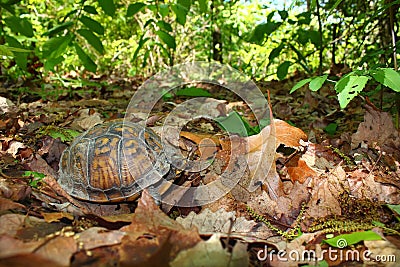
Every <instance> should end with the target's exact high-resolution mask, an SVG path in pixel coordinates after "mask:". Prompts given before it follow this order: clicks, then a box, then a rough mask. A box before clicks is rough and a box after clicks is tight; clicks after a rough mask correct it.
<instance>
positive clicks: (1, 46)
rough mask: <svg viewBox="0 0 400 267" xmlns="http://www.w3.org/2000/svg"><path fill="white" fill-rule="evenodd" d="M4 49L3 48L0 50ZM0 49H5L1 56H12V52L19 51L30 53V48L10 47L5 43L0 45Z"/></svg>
mask: <svg viewBox="0 0 400 267" xmlns="http://www.w3.org/2000/svg"><path fill="white" fill-rule="evenodd" d="M2 49H4V50H2ZM0 50H1V51H5V53H6V54H3V56H12V55H13V53H12V52H21V53H24V52H25V53H30V52H32V50H29V49H25V48H18V47H11V46H7V45H0Z"/></svg>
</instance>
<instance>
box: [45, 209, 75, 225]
mask: <svg viewBox="0 0 400 267" xmlns="http://www.w3.org/2000/svg"><path fill="white" fill-rule="evenodd" d="M40 215H42V216H43V218H44V220H45V221H46V222H47V223H52V222H59V221H60V220H61V219H63V218H66V219H68V220H70V221H73V220H74V216H73V215H72V214H71V213H68V212H41V213H40Z"/></svg>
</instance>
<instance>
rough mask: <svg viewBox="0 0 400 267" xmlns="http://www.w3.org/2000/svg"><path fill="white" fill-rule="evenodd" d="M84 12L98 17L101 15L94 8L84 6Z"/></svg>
mask: <svg viewBox="0 0 400 267" xmlns="http://www.w3.org/2000/svg"><path fill="white" fill-rule="evenodd" d="M83 10H85V12H87V13H89V14H93V15H97V14H99V13H98V12H97V10H96V8H95V7H94V6H84V7H83Z"/></svg>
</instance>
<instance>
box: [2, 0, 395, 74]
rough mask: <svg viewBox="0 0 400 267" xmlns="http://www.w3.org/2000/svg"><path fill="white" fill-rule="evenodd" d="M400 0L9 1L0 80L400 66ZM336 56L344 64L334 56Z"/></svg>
mask: <svg viewBox="0 0 400 267" xmlns="http://www.w3.org/2000/svg"><path fill="white" fill-rule="evenodd" d="M399 5H400V1H380V0H374V1H358V0H351V1H341V0H334V1H332V0H331V1H317V0H313V1H292V2H289V4H288V5H286V6H283V7H282V8H280V9H279V10H278V9H277V8H276V5H274V4H271V3H270V2H268V1H237V0H234V1H222V0H213V1H206V0H198V1H191V0H172V1H167V0H166V1H153V0H148V1H143V2H136V1H131V2H130V1H114V0H98V1H93V0H87V1H85V0H82V1H71V0H69V1H39V0H0V55H1V57H2V61H1V73H0V74H1V76H2V77H3V78H10V77H11V78H17V77H35V78H37V77H40V78H43V77H58V78H59V77H62V76H63V75H65V74H69V73H71V72H74V73H78V75H82V74H83V73H85V72H91V73H96V74H107V75H109V74H118V76H125V77H129V76H134V75H142V76H148V75H151V74H152V73H155V72H157V71H158V70H160V69H163V68H165V67H166V66H170V65H173V64H177V63H181V62H186V61H194V60H205V61H208V60H218V61H221V62H223V63H227V64H230V65H232V66H233V67H235V68H237V69H239V70H241V71H243V72H245V73H246V74H247V75H249V76H251V77H253V78H255V79H271V78H278V79H284V78H286V77H287V75H288V73H289V74H290V75H291V76H292V75H293V74H294V73H295V71H297V70H298V71H300V72H305V73H307V75H310V76H312V75H315V74H320V75H321V74H322V73H323V72H324V71H327V70H329V69H332V68H334V67H336V65H338V66H340V68H343V67H348V68H349V69H359V68H362V69H374V68H377V67H395V66H394V64H395V62H394V57H396V55H395V54H393V51H394V48H395V47H398V44H399V41H397V43H395V46H393V42H392V41H391V40H392V33H391V31H390V29H391V27H393V28H394V29H393V30H394V35H395V37H397V36H398V28H399V22H398V20H399V16H400V15H399V12H397V11H398V8H399ZM395 40H398V38H396V39H395ZM333 55H334V56H335V60H332V57H333Z"/></svg>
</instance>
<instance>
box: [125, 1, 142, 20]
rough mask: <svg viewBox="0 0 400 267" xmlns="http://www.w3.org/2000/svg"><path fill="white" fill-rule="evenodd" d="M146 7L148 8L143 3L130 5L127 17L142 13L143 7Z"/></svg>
mask: <svg viewBox="0 0 400 267" xmlns="http://www.w3.org/2000/svg"><path fill="white" fill-rule="evenodd" d="M145 6H146V4H145V3H141V2H137V3H133V4H130V5H129V6H128V11H127V12H126V16H127V17H132V16H134V15H135V14H136V13H138V12H139V11H141V10H142V9H143V7H145Z"/></svg>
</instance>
